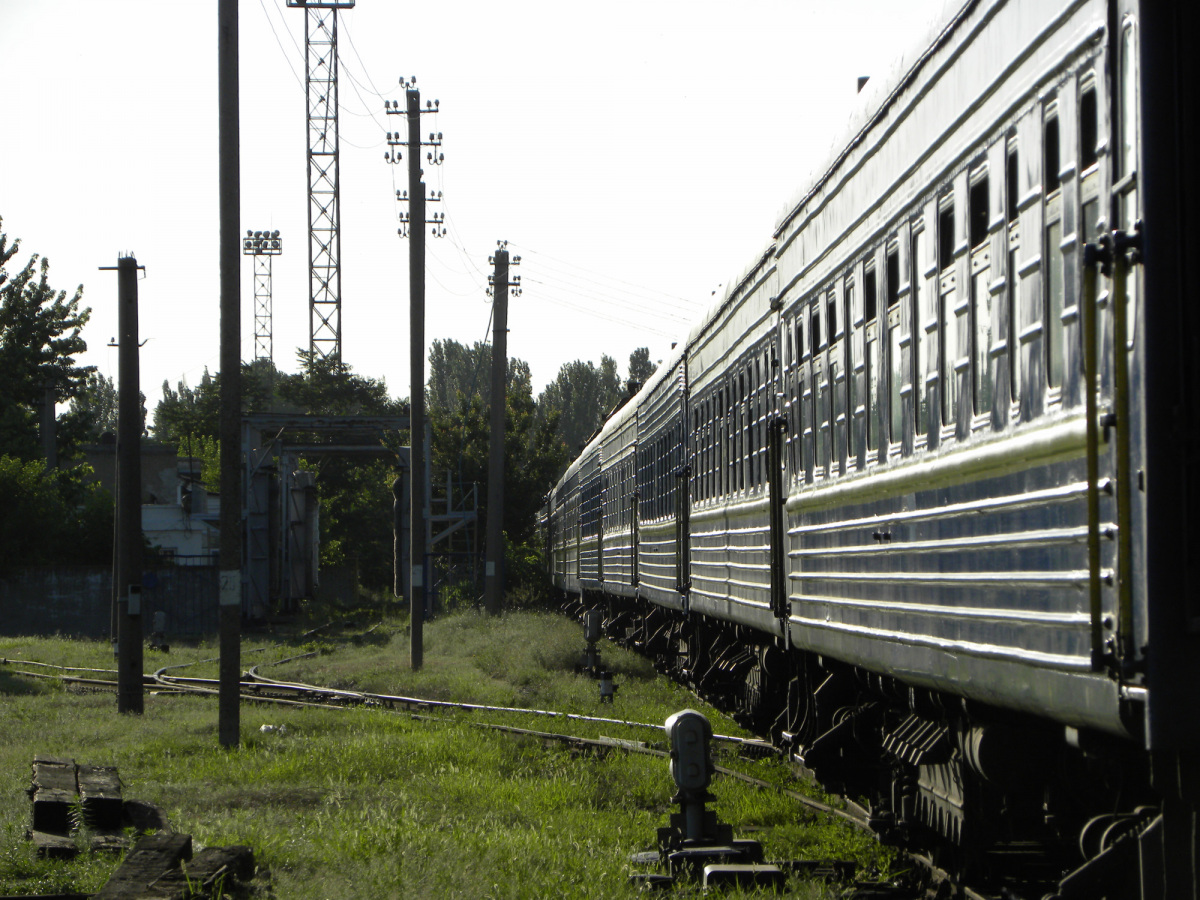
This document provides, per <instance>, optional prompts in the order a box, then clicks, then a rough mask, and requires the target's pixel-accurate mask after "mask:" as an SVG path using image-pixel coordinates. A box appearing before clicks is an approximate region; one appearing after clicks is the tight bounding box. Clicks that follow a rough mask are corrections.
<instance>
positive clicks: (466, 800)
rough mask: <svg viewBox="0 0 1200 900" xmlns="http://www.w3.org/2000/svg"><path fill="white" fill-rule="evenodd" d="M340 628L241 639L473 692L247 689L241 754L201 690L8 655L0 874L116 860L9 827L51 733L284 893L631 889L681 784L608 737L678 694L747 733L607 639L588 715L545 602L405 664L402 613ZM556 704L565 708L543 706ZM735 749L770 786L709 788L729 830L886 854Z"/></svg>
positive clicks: (302, 677)
mask: <svg viewBox="0 0 1200 900" xmlns="http://www.w3.org/2000/svg"><path fill="white" fill-rule="evenodd" d="M377 620H378V616H377V615H376V616H375V617H374V618H373V619H372V620H371V621H372V623H374V622H375V621H377ZM337 632H339V629H335V628H325V629H323V630H322V632H321V633H320V639H321V646H319V647H317V648H313V647H311V646H305V644H311V642H312V640H313V639H314V637H315V635H308V636H307V637H304V638H303V640H301V639H300V638H301V636H300V635H297V636H296V637H294V638H291V639H287V638H284V639H283V640H282V641H272V642H271V643H270V645H269V646H261V645H259V644H257V643H256V642H254V641H253V640H252V638H253V636H252V635H248V636H247V640H246V648H245V650H244V651H243V652H244V653H249V652H252V651H257V652H263V653H267V652H273V653H277V654H279V658H278V659H276V660H269V662H270V663H271V667H272V670H273V671H272V675H274V676H276V678H277V680H279V681H284V682H288V683H294V684H301V685H310V686H311V685H317V686H321V685H325V686H327V687H325V688H319V687H318V689H319V690H326V691H331V690H332V691H340V692H345V693H348V694H352V695H353V694H360V695H369V694H380V695H391V696H396V697H406V698H426V699H425V702H427V703H432V702H437V703H462V704H465V705H467V706H470V707H476V708H479V709H477V710H472V711H470V712H469V714H468V715H455V714H452V713H451V712H450V711H449V710H447V711H446V714H445V715H437V716H436V717H435V716H433V715H429V714H428V713H420V715H421V716H422V718H420V719H416V718H413V716H412V715H394V714H387V712H386V710H380V709H377V708H375V707H371V706H370V705H369V704H366V703H365V702H362V701H360V702H358V704H357V706H358V708H359V709H360V713H359V714H355V715H349V716H347V715H338V714H334V713H331V711H330V709H329V708H328V707H324V706H319V705H315V704H310V705H303V706H302V705H266V704H247V705H245V706H244V707H243V709H242V716H241V718H242V734H243V743H242V747H241V748H240V750H238V751H236V752H233V753H230V752H228V751H226V750H223V749H221V748H220V747H219V746H218V741H217V728H216V725H217V721H216V720H217V711H216V706H215V704H211V703H206V702H196V700H195V698H194V697H193V696H192V695H190V694H181V693H174V692H172V693H163V694H156V695H154V696H152V697H149V698H148V702H147V704H146V712H145V714H144V715H143V716H141V717H137V718H132V717H127V716H120V715H117V714H116V712H115V704H114V702H113V699H112V697H111V695H105V694H82V695H76V694H68V693H67V692H65V691H62V690H61V689H58V686H57V685H55V684H54V682H52V681H49V680H46V679H24V678H20V679H18V678H15V677H12V678H10V677H8V676H6V675H5V674H4V672H5V669H6V668H7V667H0V690H3V691H4V693H5V698H4V699H5V712H6V719H5V721H6V741H5V742H4V746H3V747H0V773H3V774H4V776H5V777H7V778H8V779H9V781H8V782H7V783H8V785H9V786H10V789H9V790H8V791H5V792H3V794H0V826H2V827H3V828H4V829H5V832H4V837H6V838H9V840H5V841H4V843H3V847H4V850H3V851H0V894H3V893H33V892H37V891H42V892H46V893H48V892H50V891H52V890H53V891H59V892H68V891H79V892H87V891H89V890H95V889H96V887H97V881H98V882H99V883H103V880H104V879H105V878H106V877H107V873H108V872H109V871H111V866H112V862H111V860H109V861H107V862H104V863H101V862H99V861H92V860H89V859H87V858H81V860H80V861H78V862H75V863H71V864H69V865H65V866H63V867H60V868H58V869H54V870H53V871H50V870H47V869H46V867H45V866H44V865H42V861H39V860H36V859H32V858H30V857H29V856H28V855H27V854H26V853H25V848H24V846H23V843H22V841H21V840H20V839H19V835H20V833H21V832H22V831H23V829H24V827H25V825H26V824H27V815H28V813H27V802H28V801H27V800H25V797H24V795H23V794H22V793H20V791H19V790H16V789H14V787H13V786H15V785H19V784H20V783H21V781H22V780H23V779H25V778H26V777H27V769H28V760H29V759H30V758H32V756H33V755H34V754H36V753H40V752H45V753H52V754H55V755H63V756H72V755H75V756H82V755H87V756H88V757H89V758H90V759H92V760H94V761H95V762H97V763H104V764H109V765H117V766H119V767H120V770H121V773H122V778H123V779H124V781H125V782H126V784H127V785H128V786H129V789H130V791H131V792H133V793H136V795H137V796H139V797H141V798H145V799H146V800H149V801H151V802H154V803H157V804H158V805H159V806H162V807H163V808H164V809H165V810H166V811H167V813H168V815H169V817H170V819H171V821H172V822H176V821H178V822H186V823H188V828H189V829H190V830H191V831H192V833H193V836H194V838H195V839H196V840H197V841H199V842H201V843H204V844H210V845H211V844H219V845H229V844H246V845H249V846H251V847H253V848H254V851H255V855H256V858H257V859H258V861H259V864H260V866H261V867H263V869H264V871H266V872H269V882H270V886H271V890H272V891H273V893H274V894H275V896H278V897H288V898H293V897H294V898H302V900H303V898H325V897H329V898H332V897H364V896H389V897H424V896H447V897H454V896H480V897H514V898H516V897H546V896H555V897H576V898H593V897H633V896H636V895H637V894H636V891H635V890H634V889H633V888H632V887H630V886H629V884H628V882H627V878H628V875H629V873H630V871H631V866H630V861H629V860H630V854H631V853H633V852H635V851H638V850H642V849H645V848H647V847H650V846H651V845H653V843H654V839H655V834H656V830H657V828H658V827H660V826H661V825H663V824H665V822H666V818H667V816H668V815H669V813H670V811H671V803H670V798H671V796H672V793H673V790H674V785H673V782H672V780H671V777H670V775H669V773H668V770H667V765H666V762H665V760H663V759H661V758H658V757H656V756H653V755H648V754H644V753H626V752H621V751H620V750H619V749H617V747H618V746H625V745H626V743H630V744H634V745H638V744H643V743H644V744H646V745H647V749H657V747H656V746H654V744H655V742H656V741H657V740H659V738H658V737H657V735H656V736H655V737H654V738H652V739H651V740H645V738H646V737H647V732H646V728H647V727H652V728H655V729H658V728H659V726H657V725H655V726H646V725H645V724H644V723H650V722H663V721H665V719H666V718H667V716H668V715H670V714H671V713H673V712H676V711H678V710H679V709H682V708H684V707H687V706H693V707H696V708H698V709H700V710H701V711H702V712H704V713H705V715H707V716H708V717H709V718H710V720H711V721H712V722H713V723H714V725H715V726H716V730H718V731H722V732H726V733H727V734H731V735H736V734H738V733H740V732H739V730H738V729H737V728H736V726H734V725H733V724H732V723H731V722H730V721H729V720H728V719H727V718H725V717H724V716H722V715H720V714H719V713H717V712H715V711H713V710H711V709H710V708H708V707H707V706H705V705H704V704H702V703H700V702H699V701H697V700H696V699H695V698H694V697H692V696H691V695H690V694H688V693H687V692H686V691H684V690H683V689H682V688H681V687H679V686H678V685H676V684H674V683H673V682H671V681H669V680H668V679H666V678H661V677H659V676H658V675H657V673H655V672H654V670H653V668H652V666H651V665H650V664H649V663H647V662H646V661H644V660H641V659H640V658H638V657H637V656H635V655H634V654H632V653H629V652H626V651H624V650H622V649H620V648H617V647H606V648H605V656H606V663H607V664H608V665H609V667H610V668H611V670H612V671H613V672H614V674H615V676H616V678H617V679H618V681H619V682H620V683H621V685H622V687H621V692H620V695H619V699H618V701H617V704H616V708H617V713H618V715H617V716H612V715H611V714H610V715H609V716H607V717H604V716H597V715H594V713H597V712H599V711H600V709H601V707H600V701H599V696H598V693H597V692H596V686H595V683H594V681H593V680H592V679H590V678H585V677H580V676H577V675H575V674H574V672H573V665H574V662H575V660H576V658H577V656H578V652H579V649H580V635H579V630H578V626H576V625H575V624H573V623H571V622H569V621H566V620H564V619H562V618H561V617H559V616H557V615H554V614H550V613H537V612H519V613H510V614H506V615H504V616H500V617H496V618H486V617H483V616H480V615H475V614H472V613H465V614H462V615H455V616H447V617H444V618H439V619H437V620H434V621H431V622H429V623H427V625H426V630H425V639H426V640H425V665H424V667H423V668H422V669H421V671H419V672H412V671H411V670H410V669H409V667H408V663H407V660H408V652H407V640H408V639H407V635H406V634H405V633H404V632H403V622H402V621H400V620H393V621H390V622H389V621H387V620H386V619H385V621H384V624H383V625H382V626H378V625H376V626H375V628H374V630H373V631H372V632H371V633H369V634H367V633H366V631H365V630H363V629H359V628H353V629H351V628H347V627H345V626H342V627H341V628H340V633H337ZM43 651H45V652H43ZM213 651H214V648H212V647H211V646H198V647H179V646H178V644H177V642H176V643H173V644H172V652H171V656H172V658H173V660H180V661H181V662H188V663H189V664H190V666H191V671H189V672H188V676H189V677H190V676H193V675H194V676H195V677H207V676H208V675H209V674H212V675H215V671H212V672H210V671H209V670H207V669H206V666H209V665H212V661H208V662H206V661H205V660H208V659H209V657H212V656H213V655H214V652H213ZM296 651H300V652H299V653H297V652H296ZM106 653H107V654H108V655H107V659H108V660H111V648H110V647H108V645H107V644H100V643H97V642H69V644H68V643H64V642H62V641H50V642H47V643H39V642H38V641H37V640H33V639H11V638H0V657H5V658H14V657H18V656H20V657H24V658H26V659H28V658H41V659H58V660H59V661H60V662H62V663H64V664H70V665H76V666H82V667H86V666H93V665H94V666H97V667H99V666H102V665H103V664H104V662H105V661H106V659H105V654H106ZM22 661H24V660H22ZM173 665H174V663H173ZM30 668H32V667H30ZM257 668H258V670H260V671H261V670H264V669H266V668H267V662H266V661H264V663H260V664H259V666H258V667H257ZM214 669H215V666H214ZM274 670H279V671H274ZM170 671H171V672H175V673H177V674H178V675H180V676H182V670H177V669H171V670H170ZM78 674H80V675H83V674H86V673H78ZM168 674H169V673H168ZM273 680H275V679H273ZM483 708H487V711H486V712H485V711H482V709H483ZM529 709H532V710H535V712H534V713H529V712H525V711H524V710H529ZM603 709H604V711H605V712H608V711H609V710H610V709H611V707H608V706H605V707H604V708H603ZM550 710H556V711H559V710H560V711H563V712H561V713H559V714H557V715H555V716H548V715H538V714H537V712H538V711H540V712H546V711H550ZM434 711H435V710H430V712H434ZM481 718H484V719H486V721H487V722H488V723H489V724H494V725H497V726H502V727H505V728H507V729H509V730H510V731H511V734H510V735H509V736H507V737H505V738H504V739H488V738H483V736H482V733H481V732H480V729H479V727H478V726H477V725H476V724H475V723H476V722H477V721H479V720H480V719H481ZM557 722H570V723H571V728H570V730H571V731H574V732H577V733H578V734H576V735H574V737H576V738H582V739H586V740H589V741H595V742H598V743H599V742H602V741H603V742H607V743H604V744H602V745H598V746H597V745H581V744H578V743H576V744H568V743H565V738H564V737H563V736H561V735H556V734H554V733H553V732H552V731H551V730H548V729H547V728H546V725H549V724H550V723H557ZM264 725H266V726H275V728H274V729H269V730H266V731H263V730H261V729H262V727H263V726H264ZM624 725H628V726H629V727H628V728H625V727H623V726H624ZM279 726H286V728H280V727H279ZM552 727H553V726H552ZM631 730H632V731H633V734H632V735H631V734H630V731H631ZM81 748H86V751H87V752H86V754H85V753H84V752H83V751H82V749H81ZM737 752H738V751H737V744H735V743H722V744H719V745H718V748H717V753H718V756H719V759H718V761H719V762H720V764H721V765H722V766H723V767H725V768H728V769H731V770H732V769H736V770H737V771H739V772H741V773H742V774H748V775H752V776H753V777H756V778H758V779H759V780H760V781H763V782H767V783H769V784H770V785H772V787H773V788H774V789H772V790H763V789H762V788H761V787H756V786H751V785H748V784H745V783H742V782H739V781H733V780H730V779H728V778H725V779H721V780H719V781H718V782H717V783H716V784H715V785H714V787H713V789H712V790H713V793H714V794H715V795H716V796H717V798H718V799H717V800H716V802H715V803H714V804H713V806H714V808H715V809H716V810H717V811H718V813H719V815H720V817H721V819H722V820H723V821H726V822H728V823H730V824H731V825H732V826H733V828H734V831H735V833H741V834H748V835H752V836H753V837H755V838H757V839H758V840H760V841H761V842H762V843H763V845H764V850H765V853H766V855H767V857H768V858H774V859H793V858H810V859H822V858H838V859H854V860H855V861H856V862H858V863H859V866H860V870H869V869H871V868H877V869H882V870H885V871H886V870H887V869H888V868H889V866H890V865H891V857H890V855H888V854H887V852H886V851H884V850H881V848H879V846H878V845H877V844H876V843H875V841H874V839H873V838H871V837H869V836H867V835H865V834H862V833H861V832H859V831H858V830H857V829H855V828H854V827H853V826H851V825H850V824H849V823H847V822H843V821H841V820H833V819H831V818H830V817H828V816H826V815H824V814H822V813H817V812H815V811H811V810H807V809H805V808H804V807H802V806H800V804H799V803H798V802H797V801H796V799H795V798H793V797H792V796H789V795H788V794H787V793H784V790H788V791H791V790H794V789H795V788H796V787H797V785H795V784H794V783H793V782H791V780H790V774H789V773H788V771H787V770H786V768H785V767H784V766H782V765H780V764H779V763H778V762H777V761H774V760H771V759H758V760H743V759H738V758H737V757H736V754H737ZM19 801H24V802H25V804H26V805H22V804H21V803H20V802H19ZM789 887H790V889H792V890H794V891H796V892H797V893H796V895H797V896H802V897H825V896H832V894H830V893H828V892H827V890H826V889H825V888H823V887H822V886H820V885H819V884H813V885H807V884H806V883H804V882H803V880H802V879H801V878H799V877H797V878H794V879H793V880H792V882H791V883H790V884H789ZM729 896H738V894H737V892H736V891H734V892H731V894H730V895H729Z"/></svg>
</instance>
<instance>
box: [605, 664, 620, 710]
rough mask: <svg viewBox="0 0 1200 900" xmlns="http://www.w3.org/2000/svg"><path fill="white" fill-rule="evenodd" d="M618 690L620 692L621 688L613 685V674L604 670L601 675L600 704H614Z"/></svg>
mask: <svg viewBox="0 0 1200 900" xmlns="http://www.w3.org/2000/svg"><path fill="white" fill-rule="evenodd" d="M618 690H620V686H619V685H617V684H614V683H613V676H612V672H610V671H608V669H604V670H603V671H602V672H601V673H600V702H601V703H612V702H613V700H614V699H615V698H616V696H617V691H618Z"/></svg>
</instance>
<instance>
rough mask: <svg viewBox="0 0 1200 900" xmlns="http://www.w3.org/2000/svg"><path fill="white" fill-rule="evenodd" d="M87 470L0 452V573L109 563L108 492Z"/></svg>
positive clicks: (110, 514)
mask: <svg viewBox="0 0 1200 900" xmlns="http://www.w3.org/2000/svg"><path fill="white" fill-rule="evenodd" d="M90 474H91V467H90V466H86V465H80V466H74V467H71V468H66V469H50V470H47V469H46V463H45V461H44V460H40V459H35V460H30V461H28V462H26V461H24V460H21V459H17V458H16V457H13V456H0V497H4V502H5V507H6V509H5V515H4V516H3V517H0V571H6V570H10V569H13V568H16V567H17V566H46V565H66V564H71V565H107V564H108V563H110V562H111V561H112V534H113V499H112V495H111V494H109V493H108V491H106V490H104V489H103V488H100V487H98V486H97V485H95V484H90V483H88V481H87V476H89V475H90Z"/></svg>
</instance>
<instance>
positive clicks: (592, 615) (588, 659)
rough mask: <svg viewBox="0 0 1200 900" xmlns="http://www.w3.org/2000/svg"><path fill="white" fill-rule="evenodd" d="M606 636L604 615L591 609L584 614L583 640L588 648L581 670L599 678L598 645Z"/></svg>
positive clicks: (585, 651) (586, 648)
mask: <svg viewBox="0 0 1200 900" xmlns="http://www.w3.org/2000/svg"><path fill="white" fill-rule="evenodd" d="M603 636H604V613H603V612H601V611H600V610H598V609H589V610H587V611H586V612H585V613H584V614H583V639H584V640H585V641H587V647H585V648H584V650H583V662H582V663H581V665H580V670H581V671H583V672H587V673H588V674H589V675H593V676H598V675H599V673H600V651H599V649H597V647H596V644H597V643H599V641H600V638H602V637H603Z"/></svg>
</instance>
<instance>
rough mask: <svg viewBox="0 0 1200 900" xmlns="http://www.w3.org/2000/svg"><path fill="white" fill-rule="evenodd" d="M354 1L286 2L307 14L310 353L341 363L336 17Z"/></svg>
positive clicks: (310, 355)
mask: <svg viewBox="0 0 1200 900" xmlns="http://www.w3.org/2000/svg"><path fill="white" fill-rule="evenodd" d="M354 3H355V0H287V5H288V6H289V7H300V8H303V9H304V10H305V19H304V84H305V88H306V93H307V107H306V110H307V117H308V323H309V335H310V337H309V341H308V353H309V358H310V359H311V360H316V359H332V360H334V361H336V362H341V359H342V270H341V257H342V237H341V231H340V220H341V214H340V212H339V209H340V206H341V200H340V185H339V179H338V90H337V70H338V64H337V59H338V57H337V11H338V10H339V9H350V8H351V7H353V6H354Z"/></svg>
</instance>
